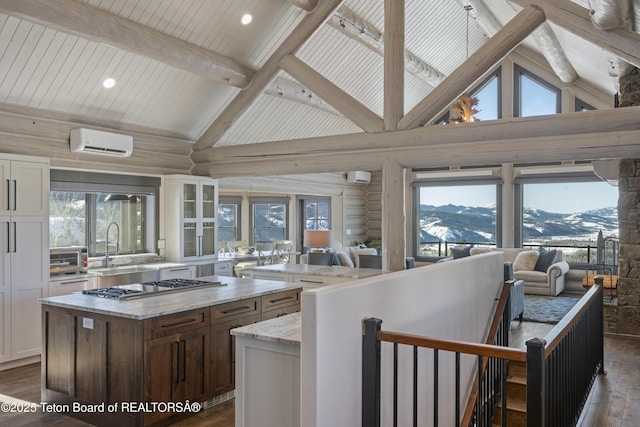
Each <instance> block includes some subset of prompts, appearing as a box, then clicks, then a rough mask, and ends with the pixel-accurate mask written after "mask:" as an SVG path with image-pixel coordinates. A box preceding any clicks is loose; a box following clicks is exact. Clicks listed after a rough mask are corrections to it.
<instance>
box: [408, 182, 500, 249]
mask: <svg viewBox="0 0 640 427" xmlns="http://www.w3.org/2000/svg"><path fill="white" fill-rule="evenodd" d="M415 185H416V193H415V194H416V197H415V200H416V201H417V203H415V202H414V205H415V206H414V208H415V212H416V215H415V218H416V227H415V229H416V230H417V232H416V236H415V245H416V249H417V250H416V251H415V253H416V254H417V257H418V258H419V259H420V258H422V259H425V260H428V259H429V258H430V257H439V256H445V255H447V252H448V246H449V245H453V244H457V243H466V244H475V245H495V244H496V242H497V241H499V236H498V233H499V230H500V227H498V223H499V216H498V215H497V213H496V206H498V205H499V203H498V202H499V200H498V190H499V186H498V184H497V183H496V182H495V181H494V180H479V181H475V182H470V181H466V180H465V181H449V182H433V183H424V182H422V183H417V184H415Z"/></svg>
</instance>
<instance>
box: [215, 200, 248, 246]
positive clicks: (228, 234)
mask: <svg viewBox="0 0 640 427" xmlns="http://www.w3.org/2000/svg"><path fill="white" fill-rule="evenodd" d="M241 206H242V198H241V197H229V196H220V197H219V200H218V241H220V242H229V241H235V240H242V239H241V236H240V224H241V221H240V212H241Z"/></svg>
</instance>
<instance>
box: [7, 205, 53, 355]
mask: <svg viewBox="0 0 640 427" xmlns="http://www.w3.org/2000/svg"><path fill="white" fill-rule="evenodd" d="M12 220H13V225H14V227H15V228H14V231H13V232H12V237H11V238H10V240H13V242H12V243H11V248H12V249H11V254H10V256H11V268H10V269H11V308H12V311H11V331H12V333H11V350H12V351H11V353H12V356H13V357H14V358H22V357H28V356H36V355H38V354H40V350H41V347H42V339H41V336H42V334H41V330H42V324H41V323H40V318H41V315H40V312H41V307H40V304H39V303H38V299H39V298H43V297H46V296H47V294H48V291H49V268H48V267H49V260H48V256H47V251H46V249H44V248H48V247H49V234H48V221H46V220H43V219H42V218H36V217H18V218H12Z"/></svg>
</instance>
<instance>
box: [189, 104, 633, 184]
mask: <svg viewBox="0 0 640 427" xmlns="http://www.w3.org/2000/svg"><path fill="white" fill-rule="evenodd" d="M638 114H640V107H627V108H618V109H609V110H597V111H586V112H577V113H562V114H555V115H547V116H537V117H526V118H512V119H505V120H499V121H487V122H475V123H467V124H465V125H447V126H441V125H429V126H424V127H421V128H417V129H412V130H406V131H396V132H391V133H379V134H349V135H338V136H331V137H319V138H309V139H303V140H290V141H274V142H265V143H256V144H251V146H250V147H247V146H245V145H241V146H225V147H216V148H212V149H209V150H205V151H201V152H197V153H195V154H194V157H193V160H194V161H195V162H196V165H195V166H194V169H193V171H194V173H196V174H202V175H211V176H214V177H232V176H261V175H272V174H273V171H274V170H278V171H280V173H282V174H296V173H316V172H339V171H344V170H353V169H362V170H380V169H381V168H382V165H383V162H384V160H385V159H387V158H392V159H395V160H396V161H397V162H398V163H399V164H400V165H402V166H403V167H443V166H449V165H451V164H456V165H460V166H470V165H482V164H495V163H520V162H523V163H525V162H547V161H562V160H594V159H606V158H612V153H615V155H614V157H634V156H637V153H638V150H639V149H640V122H638V120H637V117H638ZM318 147H322V149H321V150H319V149H318Z"/></svg>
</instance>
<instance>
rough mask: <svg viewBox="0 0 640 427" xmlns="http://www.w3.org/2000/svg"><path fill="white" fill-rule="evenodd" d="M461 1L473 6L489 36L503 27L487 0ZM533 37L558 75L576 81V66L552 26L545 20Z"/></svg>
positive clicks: (564, 79)
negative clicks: (574, 66)
mask: <svg viewBox="0 0 640 427" xmlns="http://www.w3.org/2000/svg"><path fill="white" fill-rule="evenodd" d="M459 1H460V2H461V3H462V4H468V5H470V6H471V7H473V9H472V10H471V12H470V13H471V15H472V16H474V17H475V18H476V21H477V22H478V25H479V26H480V27H481V28H482V29H483V30H484V32H485V33H486V34H487V35H488V36H489V37H493V35H494V34H495V33H497V32H498V31H499V30H500V28H501V27H502V25H501V24H500V23H499V22H498V20H497V19H496V18H495V17H494V16H493V13H491V11H490V10H489V8H488V7H487V5H486V3H485V0H459ZM511 7H513V8H514V9H515V8H516V6H513V5H512V6H511ZM518 9H519V8H518ZM532 37H533V39H534V40H535V42H536V44H537V45H538V48H539V49H540V51H541V52H542V55H543V56H544V57H545V59H546V60H547V62H548V63H549V66H550V67H551V69H552V70H553V71H554V72H555V73H556V76H558V78H559V79H560V80H561V81H562V82H564V83H573V82H575V81H576V79H577V78H578V73H577V72H576V70H575V68H573V65H571V62H569V58H567V55H566V54H565V52H564V49H563V48H562V46H561V45H560V42H559V41H558V38H557V37H556V35H555V33H554V32H553V29H552V28H551V26H550V25H549V24H548V23H546V22H545V23H544V24H542V25H540V27H538V28H537V29H536V30H535V31H534V32H533V34H532Z"/></svg>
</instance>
